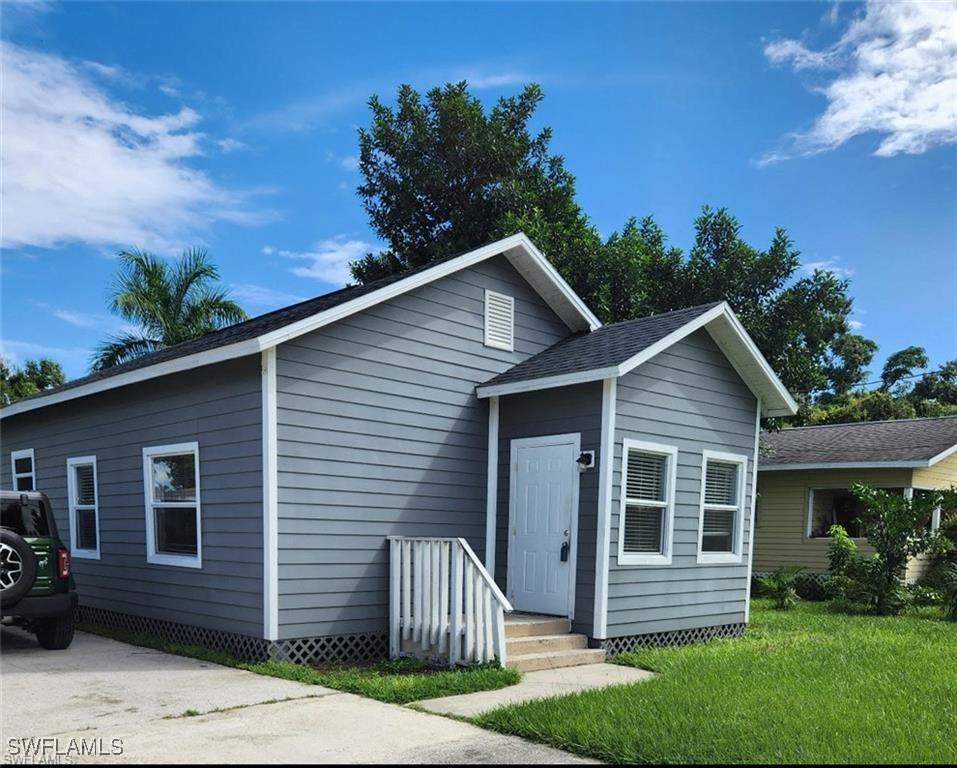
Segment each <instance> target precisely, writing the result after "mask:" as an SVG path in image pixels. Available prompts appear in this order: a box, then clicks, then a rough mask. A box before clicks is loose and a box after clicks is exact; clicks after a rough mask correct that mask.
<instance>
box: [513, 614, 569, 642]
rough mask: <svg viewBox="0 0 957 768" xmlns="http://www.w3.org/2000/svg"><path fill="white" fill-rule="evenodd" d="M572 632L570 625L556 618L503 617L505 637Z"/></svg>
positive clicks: (524, 615) (531, 616) (522, 615)
mask: <svg viewBox="0 0 957 768" xmlns="http://www.w3.org/2000/svg"><path fill="white" fill-rule="evenodd" d="M571 631H572V623H571V622H570V621H569V620H568V619H562V618H559V617H558V616H533V615H531V614H510V615H508V616H506V617H505V637H507V638H512V637H541V636H542V635H565V634H568V633H569V632H571Z"/></svg>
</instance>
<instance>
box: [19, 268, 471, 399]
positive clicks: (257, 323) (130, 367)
mask: <svg viewBox="0 0 957 768" xmlns="http://www.w3.org/2000/svg"><path fill="white" fill-rule="evenodd" d="M461 255H462V254H455V255H454V256H448V257H445V258H442V259H436V260H435V261H431V262H429V263H428V264H425V265H423V266H421V267H417V268H415V269H412V270H409V271H408V272H403V273H402V274H400V275H393V276H391V277H384V278H382V279H381V280H375V281H373V282H370V283H366V284H364V285H354V286H349V287H346V288H340V289H339V290H337V291H332V292H330V293H325V294H323V295H322V296H317V297H316V298H314V299H307V300H306V301H301V302H299V303H298V304H293V305H292V306H289V307H283V308H282V309H277V310H275V311H273V312H267V313H266V314H264V315H259V316H258V317H254V318H251V319H249V320H246V321H244V322H242V323H237V324H236V325H231V326H229V327H228V328H223V329H221V330H219V331H213V332H212V333H207V334H205V335H203V336H198V337H197V338H195V339H190V340H189V341H184V342H181V343H179V344H174V345H173V346H171V347H165V348H164V349H160V350H157V351H156V352H151V353H149V354H147V355H142V356H141V357H137V358H136V359H135V360H131V361H130V362H128V363H124V364H123V365H117V366H114V367H113V368H107V369H106V370H104V371H99V372H97V373H91V374H90V375H88V376H83V377H81V378H79V379H72V380H71V381H68V382H66V383H65V384H63V385H62V386H59V387H56V388H54V389H47V390H44V391H43V392H41V393H39V394H37V395H32V396H31V397H28V398H24V399H23V400H20V401H18V402H25V401H26V400H32V399H33V398H40V397H48V396H50V395H53V394H56V393H57V392H62V391H64V390H68V389H73V388H74V387H81V386H83V385H84V384H90V383H92V382H95V381H101V380H103V379H108V378H110V377H112V376H118V375H119V374H121V373H128V372H129V371H136V370H139V369H140V368H148V367H149V366H151V365H156V364H157V363H165V362H167V361H169V360H176V359H177V358H180V357H187V356H189V355H194V354H196V353H197V352H207V351H209V350H211V349H217V348H219V347H225V346H228V345H229V344H236V343H238V342H241V341H248V340H250V339H255V338H256V337H258V336H262V335H263V334H265V333H269V332H270V331H275V330H277V329H279V328H284V327H285V326H287V325H291V324H292V323H295V322H298V321H299V320H304V319H305V318H307V317H311V316H312V315H315V314H318V313H319V312H324V311H326V310H328V309H332V308H333V307H337V306H339V305H340V304H345V303H346V302H347V301H352V300H353V299H357V298H359V297H360V296H364V295H366V294H367V293H372V292H373V291H376V290H378V289H380V288H385V287H386V286H388V285H392V284H393V283H397V282H399V281H400V280H405V279H406V278H408V277H412V276H413V275H416V274H418V273H420V272H423V271H424V270H426V269H430V268H432V267H435V266H437V265H439V264H443V263H444V262H446V261H451V260H452V259H455V258H458V257H459V256H461Z"/></svg>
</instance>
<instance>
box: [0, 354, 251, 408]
mask: <svg viewBox="0 0 957 768" xmlns="http://www.w3.org/2000/svg"><path fill="white" fill-rule="evenodd" d="M261 350H262V348H261V347H260V345H259V340H258V339H247V340H246V341H241V342H237V343H236V344H229V345H227V346H224V347H216V348H215V349H209V350H205V351H203V352H196V353H194V354H192V355H187V356H186V357H177V358H174V359H173V360H167V361H165V362H162V363H156V364H155V365H150V366H146V367H144V368H138V369H137V370H135V371H128V372H127V373H119V374H117V375H115V376H109V377H107V378H105V379H100V380H98V381H91V382H90V383H89V384H82V385H81V386H78V387H71V388H70V389H65V390H63V391H62V392H54V393H53V394H51V395H47V396H45V397H36V398H31V399H29V400H21V401H19V402H16V403H13V404H12V405H8V406H7V407H5V408H3V409H2V410H0V419H4V418H7V417H8V416H15V415H16V414H18V413H26V412H27V411H33V410H36V409H37V408H45V407H46V406H48V405H55V404H56V403H62V402H65V401H67V400H74V399H76V398H78V397H85V396H87V395H94V394H96V393H97V392H105V391H107V390H110V389H116V388H117V387H125V386H127V385H129V384H136V383H138V382H141V381H147V380H149V379H155V378H157V377H159V376H167V375H169V374H171V373H180V372H181V371H188V370H190V369H192V368H199V367H200V366H203V365H210V364H212V363H220V362H224V361H226V360H232V359H234V358H237V357H245V356H246V355H253V354H258V353H259V352H260V351H261Z"/></svg>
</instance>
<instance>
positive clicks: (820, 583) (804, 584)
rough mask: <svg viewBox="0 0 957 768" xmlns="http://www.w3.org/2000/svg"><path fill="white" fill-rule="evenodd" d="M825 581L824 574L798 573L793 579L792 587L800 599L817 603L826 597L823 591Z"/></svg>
mask: <svg viewBox="0 0 957 768" xmlns="http://www.w3.org/2000/svg"><path fill="white" fill-rule="evenodd" d="M826 582H827V577H826V576H821V575H820V574H817V573H799V574H798V575H797V577H796V578H795V579H794V589H795V590H796V591H797V594H798V597H800V598H801V599H802V600H807V601H808V602H811V603H818V602H820V601H822V600H826V599H827V595H826V594H825V591H824V585H825V583H826Z"/></svg>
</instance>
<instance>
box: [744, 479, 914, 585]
mask: <svg viewBox="0 0 957 768" xmlns="http://www.w3.org/2000/svg"><path fill="white" fill-rule="evenodd" d="M858 482H859V483H866V484H868V485H875V486H884V487H887V488H904V487H906V486H908V485H910V483H911V470H909V469H814V470H782V471H778V472H775V471H773V470H767V471H761V472H759V473H758V519H757V521H756V525H755V529H754V571H755V572H756V573H764V572H767V571H773V570H774V569H775V568H779V567H781V566H784V565H803V566H804V567H805V568H807V569H808V570H809V571H812V572H814V573H826V572H827V568H828V563H827V547H828V543H829V541H830V540H829V539H827V538H815V539H809V538H807V536H806V535H805V532H806V530H807V528H806V525H807V505H808V498H809V494H810V491H811V489H812V488H816V489H837V488H850V487H851V485H853V484H854V483H858ZM858 549H859V550H860V552H861V553H862V554H865V555H870V554H873V550H872V549H871V547H870V546H869V545H868V544H867V542H864V541H859V542H858Z"/></svg>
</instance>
